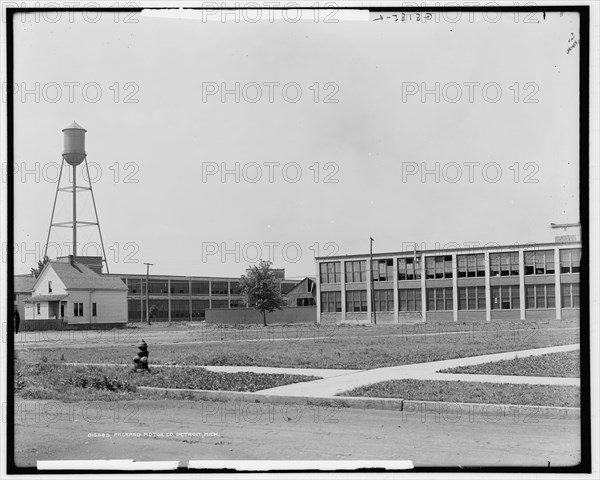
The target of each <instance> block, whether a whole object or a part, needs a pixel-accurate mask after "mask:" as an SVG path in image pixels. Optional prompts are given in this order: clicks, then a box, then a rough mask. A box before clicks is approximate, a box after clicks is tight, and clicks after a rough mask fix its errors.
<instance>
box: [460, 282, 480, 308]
mask: <svg viewBox="0 0 600 480" xmlns="http://www.w3.org/2000/svg"><path fill="white" fill-rule="evenodd" d="M458 309H459V310H485V287H458Z"/></svg>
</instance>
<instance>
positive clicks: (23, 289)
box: [13, 275, 37, 293]
mask: <svg viewBox="0 0 600 480" xmlns="http://www.w3.org/2000/svg"><path fill="white" fill-rule="evenodd" d="M14 280H15V283H14V289H13V291H14V292H15V293H31V292H32V291H33V286H34V285H35V281H36V280H37V279H36V278H35V277H34V276H33V275H15V276H14Z"/></svg>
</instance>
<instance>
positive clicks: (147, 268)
mask: <svg viewBox="0 0 600 480" xmlns="http://www.w3.org/2000/svg"><path fill="white" fill-rule="evenodd" d="M144 265H146V323H147V324H148V325H150V303H149V302H150V300H149V295H148V280H149V279H150V266H153V265H154V264H153V263H146V262H144Z"/></svg>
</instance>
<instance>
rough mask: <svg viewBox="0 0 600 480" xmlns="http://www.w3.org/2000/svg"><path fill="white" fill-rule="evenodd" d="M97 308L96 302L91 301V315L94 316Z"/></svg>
mask: <svg viewBox="0 0 600 480" xmlns="http://www.w3.org/2000/svg"><path fill="white" fill-rule="evenodd" d="M97 313H98V310H97V308H96V303H92V317H96V316H97Z"/></svg>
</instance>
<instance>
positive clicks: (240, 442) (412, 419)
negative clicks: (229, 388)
mask: <svg viewBox="0 0 600 480" xmlns="http://www.w3.org/2000/svg"><path fill="white" fill-rule="evenodd" d="M499 408H500V407H498V408H494V409H492V410H489V411H487V412H481V411H471V412H469V411H466V410H465V411H460V412H458V411H452V412H449V411H446V412H444V411H442V412H440V411H437V412H435V411H421V412H420V413H419V412H414V413H410V414H406V413H403V412H393V411H379V410H354V409H340V410H336V409H332V408H324V407H316V406H315V407H309V406H297V405H274V404H271V405H270V404H257V403H239V404H238V403H227V404H225V403H218V402H216V403H213V402H200V401H181V400H180V401H174V400H140V401H136V402H87V403H86V402H79V403H73V404H69V403H64V402H58V401H52V400H44V401H34V400H23V399H17V400H16V402H15V459H16V461H17V464H18V465H19V466H23V467H25V466H35V463H36V461H37V460H83V459H107V458H112V459H115V458H119V459H135V460H138V461H157V460H178V461H182V462H187V461H189V460H223V461H235V460H316V461H335V460H371V461H372V460H382V461H385V460H411V461H412V462H413V463H414V464H415V466H456V465H461V466H463V467H464V466H483V465H492V466H538V467H539V466H547V465H548V462H550V465H551V466H565V465H574V464H576V463H578V461H579V458H580V443H579V419H576V418H564V419H546V418H541V417H540V418H538V417H537V415H535V414H533V415H532V414H531V412H530V411H527V412H526V411H523V412H520V411H518V410H513V411H509V412H504V413H506V415H505V416H502V415H501V411H500V410H499ZM225 465H226V464H223V466H225Z"/></svg>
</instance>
